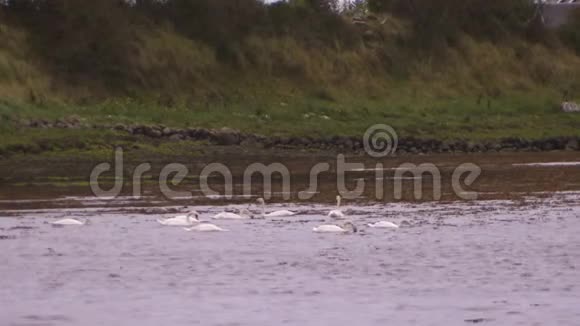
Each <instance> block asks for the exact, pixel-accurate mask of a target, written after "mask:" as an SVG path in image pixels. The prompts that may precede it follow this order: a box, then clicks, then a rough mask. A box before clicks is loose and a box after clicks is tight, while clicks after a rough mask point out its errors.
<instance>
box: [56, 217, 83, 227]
mask: <svg viewBox="0 0 580 326" xmlns="http://www.w3.org/2000/svg"><path fill="white" fill-rule="evenodd" d="M50 224H52V225H55V226H65V225H85V224H87V221H84V222H81V221H79V220H75V219H74V218H65V219H62V220H58V221H54V222H52V223H50Z"/></svg>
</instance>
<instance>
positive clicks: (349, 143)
mask: <svg viewBox="0 0 580 326" xmlns="http://www.w3.org/2000/svg"><path fill="white" fill-rule="evenodd" d="M22 125H23V126H25V127H29V128H77V129H78V128H93V129H108V130H114V131H117V132H122V133H127V134H130V135H135V136H141V137H148V138H152V139H160V140H167V141H208V142H210V143H211V144H214V145H219V146H247V147H262V148H309V149H320V150H341V151H351V152H360V151H363V150H364V145H363V139H362V138H361V137H348V136H332V137H321V138H313V137H278V136H272V137H266V136H262V135H257V134H251V133H244V132H240V131H238V130H235V129H231V128H221V129H205V128H182V129H180V128H170V127H167V126H164V125H144V124H137V125H127V124H120V123H119V124H115V125H106V124H94V125H89V124H85V123H84V122H83V121H82V119H80V118H78V117H75V116H72V117H68V118H64V119H58V120H56V121H48V120H43V119H39V120H30V121H24V122H23V123H22ZM554 150H570V151H578V150H580V137H578V136H564V137H550V138H544V139H533V140H530V139H522V138H515V137H513V138H503V139H498V140H489V141H479V142H476V141H469V140H462V139H459V140H437V139H425V138H415V137H403V138H399V141H398V147H397V153H398V154H421V153H422V154H427V153H470V152H471V153H484V152H518V151H521V152H540V151H554Z"/></svg>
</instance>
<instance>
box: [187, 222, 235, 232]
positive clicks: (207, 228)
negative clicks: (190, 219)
mask: <svg viewBox="0 0 580 326" xmlns="http://www.w3.org/2000/svg"><path fill="white" fill-rule="evenodd" d="M183 229H184V230H185V231H196V232H224V231H228V230H226V229H222V228H220V227H219V226H217V225H215V224H210V223H202V224H199V225H196V226H194V227H191V228H189V229H188V228H183Z"/></svg>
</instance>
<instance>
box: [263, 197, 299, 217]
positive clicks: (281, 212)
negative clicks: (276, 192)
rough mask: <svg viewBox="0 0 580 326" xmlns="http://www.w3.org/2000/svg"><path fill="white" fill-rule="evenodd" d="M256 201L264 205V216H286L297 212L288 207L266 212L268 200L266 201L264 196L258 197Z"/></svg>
mask: <svg viewBox="0 0 580 326" xmlns="http://www.w3.org/2000/svg"><path fill="white" fill-rule="evenodd" d="M256 201H257V202H258V204H260V205H262V216H264V217H286V216H294V215H296V213H295V212H293V211H289V210H286V209H283V210H279V211H273V212H270V213H268V214H266V201H264V198H258V200H256Z"/></svg>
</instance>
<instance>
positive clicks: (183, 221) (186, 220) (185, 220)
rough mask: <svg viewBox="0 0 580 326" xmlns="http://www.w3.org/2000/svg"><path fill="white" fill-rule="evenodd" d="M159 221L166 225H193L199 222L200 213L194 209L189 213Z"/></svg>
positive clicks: (158, 220)
mask: <svg viewBox="0 0 580 326" xmlns="http://www.w3.org/2000/svg"><path fill="white" fill-rule="evenodd" d="M157 222H159V224H161V225H166V226H191V225H193V224H195V223H199V213H198V212H196V211H192V212H190V213H189V214H187V215H178V216H175V217H172V218H167V219H164V220H162V219H157Z"/></svg>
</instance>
